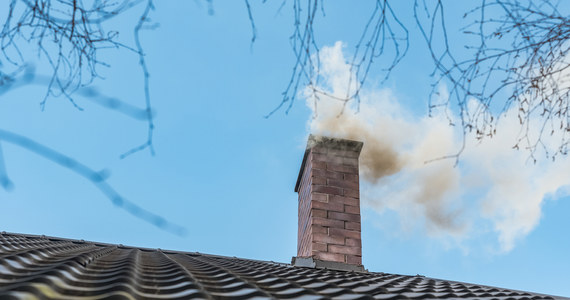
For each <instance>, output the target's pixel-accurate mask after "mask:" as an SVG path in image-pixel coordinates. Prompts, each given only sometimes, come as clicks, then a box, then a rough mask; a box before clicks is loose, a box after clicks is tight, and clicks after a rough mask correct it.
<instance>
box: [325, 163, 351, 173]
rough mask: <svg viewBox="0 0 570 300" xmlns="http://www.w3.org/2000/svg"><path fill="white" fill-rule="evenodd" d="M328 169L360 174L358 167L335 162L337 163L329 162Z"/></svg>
mask: <svg viewBox="0 0 570 300" xmlns="http://www.w3.org/2000/svg"><path fill="white" fill-rule="evenodd" d="M327 170H328V171H334V172H341V173H348V174H358V167H354V166H345V165H342V164H335V163H327Z"/></svg>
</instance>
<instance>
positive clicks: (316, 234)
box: [295, 135, 363, 266]
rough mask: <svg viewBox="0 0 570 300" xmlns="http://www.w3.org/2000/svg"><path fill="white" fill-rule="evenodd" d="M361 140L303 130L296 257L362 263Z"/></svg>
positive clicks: (298, 186) (298, 189)
mask: <svg viewBox="0 0 570 300" xmlns="http://www.w3.org/2000/svg"><path fill="white" fill-rule="evenodd" d="M362 146H363V143H362V142H358V141H352V140H345V139H337V138H330V137H322V136H314V135H311V136H309V140H308V142H307V149H306V150H305V155H304V157H303V163H302V165H301V170H300V171H299V177H298V179H297V184H296V185H295V191H296V192H297V193H299V228H298V245H297V260H299V258H312V259H316V260H319V261H326V262H334V264H335V265H337V264H339V263H340V264H347V265H357V266H361V265H362V245H361V234H360V193H359V175H358V157H359V155H360V151H361V150H362Z"/></svg>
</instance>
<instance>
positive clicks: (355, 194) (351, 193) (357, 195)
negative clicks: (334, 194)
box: [343, 189, 360, 198]
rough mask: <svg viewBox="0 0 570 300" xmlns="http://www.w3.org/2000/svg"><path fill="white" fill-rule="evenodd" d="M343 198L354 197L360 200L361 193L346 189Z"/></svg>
mask: <svg viewBox="0 0 570 300" xmlns="http://www.w3.org/2000/svg"><path fill="white" fill-rule="evenodd" d="M343 196H346V197H352V198H360V193H359V192H358V190H353V189H344V193H343Z"/></svg>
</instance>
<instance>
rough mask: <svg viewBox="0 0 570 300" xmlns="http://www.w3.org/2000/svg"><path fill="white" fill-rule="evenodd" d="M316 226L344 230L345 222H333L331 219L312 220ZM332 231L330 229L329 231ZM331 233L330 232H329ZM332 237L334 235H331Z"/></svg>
mask: <svg viewBox="0 0 570 300" xmlns="http://www.w3.org/2000/svg"><path fill="white" fill-rule="evenodd" d="M311 224H314V225H321V226H326V227H331V229H332V228H337V229H342V228H344V221H340V220H331V219H325V218H312V223H311ZM329 230H330V229H329ZM329 232H330V231H329ZM331 235H332V234H331Z"/></svg>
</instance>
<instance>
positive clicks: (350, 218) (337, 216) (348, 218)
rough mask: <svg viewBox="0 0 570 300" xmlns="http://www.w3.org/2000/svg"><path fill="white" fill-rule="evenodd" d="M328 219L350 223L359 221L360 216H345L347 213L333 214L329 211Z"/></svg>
mask: <svg viewBox="0 0 570 300" xmlns="http://www.w3.org/2000/svg"><path fill="white" fill-rule="evenodd" d="M328 218H329V219H334V220H343V221H350V222H359V221H360V215H355V214H347V213H341V212H334V211H329V215H328Z"/></svg>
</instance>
